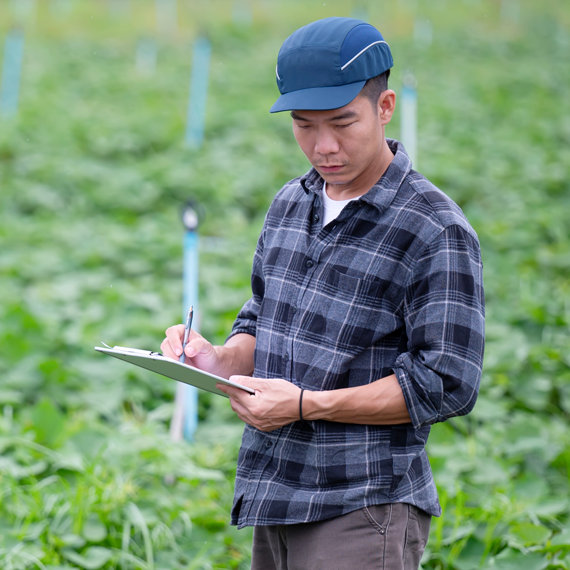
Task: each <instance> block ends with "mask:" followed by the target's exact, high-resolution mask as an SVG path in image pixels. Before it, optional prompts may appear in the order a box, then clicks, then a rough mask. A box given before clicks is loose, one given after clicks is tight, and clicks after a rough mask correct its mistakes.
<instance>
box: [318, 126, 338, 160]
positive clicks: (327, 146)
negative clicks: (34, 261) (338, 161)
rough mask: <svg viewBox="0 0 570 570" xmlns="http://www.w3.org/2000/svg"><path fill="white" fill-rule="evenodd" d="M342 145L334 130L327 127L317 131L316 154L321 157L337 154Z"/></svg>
mask: <svg viewBox="0 0 570 570" xmlns="http://www.w3.org/2000/svg"><path fill="white" fill-rule="evenodd" d="M339 149H340V145H339V143H338V139H337V137H336V136H335V134H334V132H333V131H332V129H330V128H328V127H325V128H320V129H318V131H317V134H316V139H315V152H316V153H317V154H320V155H327V154H335V153H337V152H338V151H339Z"/></svg>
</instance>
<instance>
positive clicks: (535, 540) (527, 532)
mask: <svg viewBox="0 0 570 570" xmlns="http://www.w3.org/2000/svg"><path fill="white" fill-rule="evenodd" d="M551 534H552V531H551V530H550V529H548V528H546V527H545V526H543V525H539V524H533V523H525V522H523V523H517V524H514V525H511V526H510V527H509V533H508V536H507V539H508V542H509V544H510V545H511V546H513V547H528V546H534V545H537V544H545V543H546V541H547V540H548V538H549V537H550V535H551Z"/></svg>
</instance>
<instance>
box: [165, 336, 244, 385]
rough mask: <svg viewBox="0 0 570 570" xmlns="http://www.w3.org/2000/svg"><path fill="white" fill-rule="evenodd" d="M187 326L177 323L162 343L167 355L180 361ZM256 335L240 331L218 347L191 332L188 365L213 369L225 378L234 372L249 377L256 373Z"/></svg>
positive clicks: (185, 352)
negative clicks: (254, 371) (254, 367)
mask: <svg viewBox="0 0 570 570" xmlns="http://www.w3.org/2000/svg"><path fill="white" fill-rule="evenodd" d="M183 338H184V325H174V326H172V327H169V328H167V329H166V338H165V339H164V340H163V341H162V343H161V344H160V349H161V351H162V354H164V356H168V357H170V358H174V359H175V360H178V359H179V358H180V355H181V354H182V339H183ZM254 349H255V337H253V336H250V335H248V334H244V333H242V334H237V335H235V336H233V337H231V338H230V339H229V340H228V341H227V342H226V344H225V345H224V346H214V345H213V344H212V343H211V342H209V341H207V340H206V339H205V338H204V337H203V336H202V335H201V334H199V333H197V332H196V331H195V330H191V331H190V335H189V337H188V343H187V344H186V349H185V351H184V354H185V355H186V364H191V365H192V366H195V367H196V368H200V369H201V370H205V371H206V372H211V373H212V374H216V375H217V376H221V377H222V378H229V377H230V376H231V375H232V374H241V375H244V376H249V375H251V373H252V372H253V352H254Z"/></svg>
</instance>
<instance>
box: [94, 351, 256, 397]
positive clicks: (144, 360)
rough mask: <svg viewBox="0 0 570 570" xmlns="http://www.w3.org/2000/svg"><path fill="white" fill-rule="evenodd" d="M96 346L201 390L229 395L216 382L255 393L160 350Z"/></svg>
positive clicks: (126, 360) (105, 352)
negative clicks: (175, 358)
mask: <svg viewBox="0 0 570 570" xmlns="http://www.w3.org/2000/svg"><path fill="white" fill-rule="evenodd" d="M103 344H104V343H103ZM94 348H95V350H97V351H98V352H102V353H104V354H109V355H110V356H114V357H115V358H118V359H119V360H124V361H125V362H128V363H129V364H134V365H135V366H140V367H141V368H145V369H146V370H150V371H151V372H155V373H156V374H160V375H161V376H166V377H167V378H172V379H173V380H177V381H178V382H184V383H185V384H190V385H191V386H196V388H200V390H206V391H207V392H212V394H218V396H224V397H225V398H227V397H228V396H227V394H224V393H223V392H222V391H221V390H218V389H217V388H216V384H218V383H220V384H226V385H227V386H234V387H235V388H241V389H242V390H245V391H246V392H249V393H250V394H255V390H253V389H252V388H248V387H247V386H243V385H241V384H237V383H236V382H231V381H230V380H228V379H226V378H222V377H221V376H216V375H215V374H211V373H210V372H205V371H204V370H200V369H199V368H195V367H194V366H190V365H189V364H183V363H182V362H178V360H174V359H173V358H169V357H168V356H164V355H163V354H162V353H160V352H151V351H149V350H140V349H138V348H129V347H127V346H114V347H110V346H105V347H102V346H96V347H94Z"/></svg>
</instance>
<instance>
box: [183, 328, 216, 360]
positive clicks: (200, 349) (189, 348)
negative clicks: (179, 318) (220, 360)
mask: <svg viewBox="0 0 570 570" xmlns="http://www.w3.org/2000/svg"><path fill="white" fill-rule="evenodd" d="M211 350H213V347H212V343H210V342H209V341H207V340H206V339H205V338H204V337H203V336H201V335H199V334H198V333H196V332H194V331H191V332H190V340H189V341H188V344H187V345H186V348H185V349H184V353H185V354H186V356H188V357H189V358H194V357H196V356H198V355H199V354H208V353H209V352H210V351H211Z"/></svg>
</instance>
